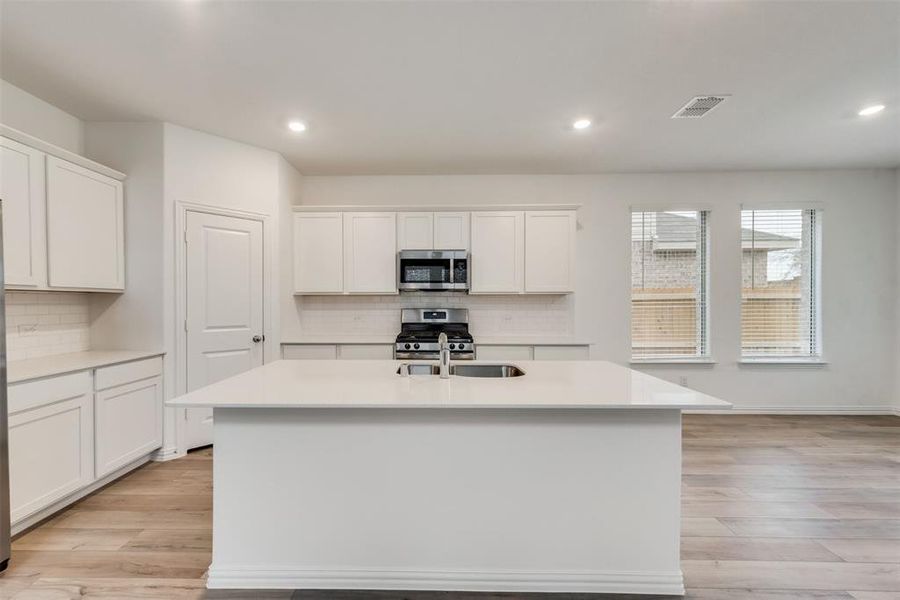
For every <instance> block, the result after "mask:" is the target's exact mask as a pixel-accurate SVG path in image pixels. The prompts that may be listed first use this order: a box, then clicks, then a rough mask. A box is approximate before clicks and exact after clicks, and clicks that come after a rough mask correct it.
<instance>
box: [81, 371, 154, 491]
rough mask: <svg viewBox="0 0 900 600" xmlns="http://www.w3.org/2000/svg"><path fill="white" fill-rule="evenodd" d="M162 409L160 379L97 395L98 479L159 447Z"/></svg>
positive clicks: (112, 389)
mask: <svg viewBox="0 0 900 600" xmlns="http://www.w3.org/2000/svg"><path fill="white" fill-rule="evenodd" d="M162 408H163V405H162V377H159V376H156V377H150V378H149V379H142V380H140V381H135V382H132V383H128V384H125V385H120V386H118V387H113V388H109V389H106V390H103V391H100V392H97V394H96V396H95V398H94V415H95V423H96V456H95V462H96V474H97V477H103V476H105V475H109V474H110V473H112V472H113V471H115V470H116V469H118V468H120V467H124V466H125V465H127V464H128V463H130V462H132V461H134V460H137V459H138V458H141V457H143V456H146V455H147V454H149V453H151V452H153V451H154V450H156V449H157V448H159V447H160V446H161V445H162Z"/></svg>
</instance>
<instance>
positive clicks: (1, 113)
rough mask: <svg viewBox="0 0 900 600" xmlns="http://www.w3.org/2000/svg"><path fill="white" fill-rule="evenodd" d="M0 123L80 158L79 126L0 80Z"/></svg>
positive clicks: (65, 115) (80, 133)
mask: <svg viewBox="0 0 900 600" xmlns="http://www.w3.org/2000/svg"><path fill="white" fill-rule="evenodd" d="M0 123H3V124H4V125H9V126H10V127H13V128H15V129H18V130H20V131H24V132H25V133H28V134H30V135H33V136H35V137H37V138H40V139H42V140H44V141H45V142H50V143H51V144H56V145H57V146H60V147H62V148H65V149H66V150H71V151H72V152H77V153H78V154H81V152H82V149H83V128H84V126H83V124H82V122H81V121H80V120H79V119H78V118H77V117H75V116H73V115H70V114H69V113H67V112H65V111H63V110H60V109H59V108H57V107H55V106H53V105H52V104H49V103H47V102H45V101H43V100H41V99H40V98H38V97H37V96H32V95H31V94H29V93H28V92H26V91H25V90H23V89H21V88H17V87H16V86H14V85H12V84H11V83H8V82H6V81H3V80H2V79H0Z"/></svg>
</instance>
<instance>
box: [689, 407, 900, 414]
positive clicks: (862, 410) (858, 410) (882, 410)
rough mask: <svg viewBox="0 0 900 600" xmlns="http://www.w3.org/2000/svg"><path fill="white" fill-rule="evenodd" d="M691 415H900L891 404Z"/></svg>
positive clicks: (741, 409) (747, 409) (746, 409)
mask: <svg viewBox="0 0 900 600" xmlns="http://www.w3.org/2000/svg"><path fill="white" fill-rule="evenodd" d="M684 412H685V414H691V415H728V414H731V415H734V414H738V415H740V414H744V415H898V416H900V409H896V408H891V407H889V406H735V407H733V408H731V409H729V410H686V411H684Z"/></svg>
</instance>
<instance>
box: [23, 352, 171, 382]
mask: <svg viewBox="0 0 900 600" xmlns="http://www.w3.org/2000/svg"><path fill="white" fill-rule="evenodd" d="M162 354H163V352H160V351H159V350H86V351H84V352H71V353H68V354H55V355H53V356H42V357H39V358H26V359H23V360H12V361H10V362H9V363H7V365H6V377H7V380H8V381H9V383H18V382H20V381H28V380H29V379H39V378H41V377H50V376H52V375H62V374H63V373H74V372H76V371H85V370H87V369H95V368H97V367H108V366H110V365H116V364H119V363H124V362H131V361H133V360H140V359H142V358H150V357H151V356H161V355H162Z"/></svg>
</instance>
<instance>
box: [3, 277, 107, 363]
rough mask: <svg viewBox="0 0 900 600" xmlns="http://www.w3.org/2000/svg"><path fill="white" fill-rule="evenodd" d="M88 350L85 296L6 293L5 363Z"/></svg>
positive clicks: (88, 322)
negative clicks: (6, 361)
mask: <svg viewBox="0 0 900 600" xmlns="http://www.w3.org/2000/svg"><path fill="white" fill-rule="evenodd" d="M89 348H90V304H89V300H88V294H86V293H77V292H13V291H7V292H6V354H7V360H20V359H23V358H37V357H40V356H50V355H52V354H65V353H66V352H80V351H82V350H88V349H89Z"/></svg>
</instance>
